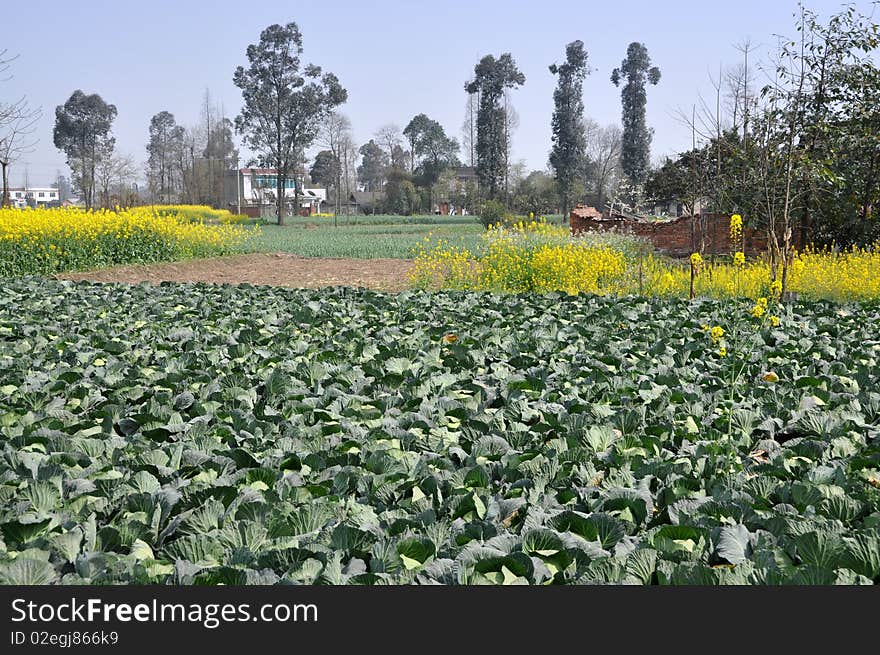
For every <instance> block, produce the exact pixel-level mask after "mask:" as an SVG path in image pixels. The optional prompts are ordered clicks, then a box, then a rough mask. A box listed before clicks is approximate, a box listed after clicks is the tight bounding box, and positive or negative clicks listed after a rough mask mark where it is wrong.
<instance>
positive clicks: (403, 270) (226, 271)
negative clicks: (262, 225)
mask: <svg viewBox="0 0 880 655" xmlns="http://www.w3.org/2000/svg"><path fill="white" fill-rule="evenodd" d="M411 266H412V261H410V260H405V259H319V258H313V257H297V256H296V255H289V254H285V253H269V254H267V253H256V254H252V255H237V256H234V257H214V258H211V259H194V260H190V261H184V262H170V263H166V264H148V265H133V266H116V267H114V268H107V269H103V270H98V271H88V272H83V273H64V274H61V275H58V276H56V277H57V278H58V279H66V280H94V281H96V282H129V283H133V284H135V283H138V282H152V283H159V282H165V281H169V282H212V283H215V284H240V283H243V282H246V283H248V284H269V285H277V286H286V287H309V288H315V287H324V286H343V285H344V286H351V287H369V288H371V289H377V290H380V291H401V290H403V289H405V288H407V286H408V280H407V272H408V271H409V269H410V267H411Z"/></svg>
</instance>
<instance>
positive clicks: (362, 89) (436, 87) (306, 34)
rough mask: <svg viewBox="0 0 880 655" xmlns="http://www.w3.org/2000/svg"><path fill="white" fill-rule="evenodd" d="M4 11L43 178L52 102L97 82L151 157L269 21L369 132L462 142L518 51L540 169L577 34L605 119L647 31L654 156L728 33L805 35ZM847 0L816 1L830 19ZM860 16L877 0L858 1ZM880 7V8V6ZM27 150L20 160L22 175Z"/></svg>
mask: <svg viewBox="0 0 880 655" xmlns="http://www.w3.org/2000/svg"><path fill="white" fill-rule="evenodd" d="M7 4H8V6H6V7H5V8H4V11H3V15H2V16H0V50H2V49H3V48H7V49H8V50H9V52H10V53H13V54H18V55H19V57H18V59H17V60H16V61H15V62H14V64H13V70H12V72H13V73H14V75H15V77H14V78H13V79H12V80H11V81H9V82H5V83H2V84H0V94H2V97H4V98H12V97H17V96H18V95H20V94H22V93H26V94H27V96H28V97H29V99H30V101H31V103H32V104H33V105H36V106H41V107H42V110H43V117H42V119H41V120H40V122H39V125H38V132H37V134H36V136H38V137H39V144H38V145H37V147H36V150H35V151H34V152H33V153H31V154H29V155H27V156H26V157H25V160H26V162H27V168H28V171H29V179H30V182H31V184H32V185H42V184H48V183H50V182H51V181H52V180H53V179H54V177H55V172H56V170H62V171H63V172H65V173H66V172H67V171H66V166H65V164H64V157H63V155H62V154H61V153H59V152H58V151H57V150H56V149H55V147H54V146H53V145H52V126H53V122H54V112H55V107H56V105H59V104H62V103H63V102H64V101H65V100H66V99H67V98H68V97H69V95H70V94H71V92H73V91H74V90H75V89H77V88H80V89H82V90H83V91H85V92H87V93H95V92H97V93H100V94H101V95H102V96H103V97H104V99H105V100H106V101H108V102H111V103H114V104H115V105H116V106H117V108H118V111H119V115H118V118H117V119H116V122H115V124H114V133H115V135H116V137H117V147H118V149H119V151H120V152H122V153H124V154H130V155H132V156H133V157H134V158H135V159H136V161H138V162H142V161H143V160H145V158H146V153H145V149H144V144H145V143H146V139H147V126H148V124H149V120H150V117H151V116H152V115H154V114H155V113H157V112H159V111H162V110H168V111H170V112H172V113H173V114H174V115H175V116H176V117H177V119H178V121H179V122H180V123H183V124H191V123H194V122H195V121H196V120H197V118H198V115H199V107H200V102H201V99H202V96H203V94H204V91H205V88H209V89H210V90H211V93H212V95H213V96H214V98H215V99H216V100H218V101H220V102H222V103H223V105H224V107H225V110H226V112H227V114H229V115H230V116H232V115H234V114H235V113H236V112H237V110H238V108H239V106H240V94H239V92H238V89H236V88H235V86H234V85H233V84H232V73H233V71H234V69H235V67H236V66H237V65H239V64H244V63H246V62H245V54H244V53H245V48H246V47H247V45H248V44H250V43H255V42H256V41H258V40H259V34H260V31H261V30H262V29H263V28H265V27H266V26H267V25H270V24H272V23H286V22H288V21H296V22H297V23H298V24H299V26H300V29H301V31H302V33H303V40H304V47H305V52H304V60H305V61H308V62H314V63H316V64H318V65H320V66H323V67H324V68H325V69H326V70H330V71H333V72H334V73H336V74H337V75H338V77H339V79H340V81H341V82H342V84H343V85H344V86H345V87H346V88H347V89H348V93H349V100H348V103H347V104H346V105H345V106H343V107H342V111H343V112H344V113H345V114H346V115H348V116H349V118H350V119H351V121H352V124H353V127H354V133H355V138H356V139H357V140H358V142H359V143H362V142H364V141H366V140H367V139H369V138H370V136H371V135H372V134H373V132H374V131H375V130H376V129H377V128H379V127H380V126H381V125H383V124H385V123H389V122H394V123H397V124H398V125H399V126H401V127H403V126H405V125H406V123H407V122H408V121H409V119H410V118H411V117H412V116H413V115H415V114H417V113H419V112H424V113H426V114H428V115H429V116H430V117H432V118H435V119H437V120H439V121H440V122H441V123H442V124H443V125H444V127H445V128H446V130H447V132H448V133H450V134H451V135H453V136H455V137H456V138H459V139H460V126H461V123H462V120H463V118H464V106H465V100H466V97H465V93H464V91H463V88H462V87H463V84H464V81H465V80H466V79H467V78H468V76H469V75H470V74H471V73H472V72H473V66H474V64H475V63H476V62H477V60H478V59H479V58H480V57H481V56H483V55H485V54H487V53H493V54H495V55H497V54H500V53H502V52H507V51H509V52H511V53H512V54H513V56H514V59H515V60H516V62H517V64H518V65H519V67H520V69H521V70H522V71H523V72H524V73H525V76H526V84H525V86H523V87H521V88H519V89H517V90H516V91H515V92H514V94H513V101H514V104H515V107H516V109H517V112H518V113H519V117H520V126H519V129H518V130H517V132H516V133H515V134H514V157H515V158H516V159H520V158H521V159H525V160H526V163H527V165H528V166H529V168H530V169H535V168H544V167H545V165H546V160H547V153H548V151H549V148H550V115H551V112H552V93H553V87H554V83H555V78H554V76H553V75H551V74H550V73H549V71H548V70H547V66H548V65H549V64H551V63H553V62H554V61H559V60H561V58H562V57H563V53H564V48H565V44H566V43H568V42H570V41H572V40H574V39H581V40H583V41H584V43H585V44H586V48H587V51H588V52H589V56H590V64H591V66H592V67H593V68H594V69H596V70H595V71H594V72H593V73H592V75H590V76H589V77H588V78H587V80H586V82H585V84H584V104H585V106H586V113H587V115H588V116H591V117H593V118H594V119H595V120H597V121H598V122H599V123H601V124H603V125H604V124H608V123H619V121H620V92H619V89H617V88H615V87H614V86H613V85H612V84H611V82H610V80H609V76H610V74H611V70H612V69H613V68H614V67H615V66H618V65H619V64H620V61H621V59H623V57H624V55H625V53H626V47H627V45H628V44H629V43H630V42H631V41H642V42H644V43H645V44H646V45H647V47H648V50H649V52H650V54H651V57H652V59H653V61H654V63H655V65H657V66H659V67H660V69H661V71H662V74H663V77H662V79H661V81H660V84H659V85H658V86H656V87H650V89H649V92H648V123H649V125H650V126H651V127H653V128H654V129H655V136H654V145H653V152H652V155H653V157H654V159H655V160H656V159H658V158H660V157H661V156H663V155H665V154H673V153H675V152H677V151H679V150H682V149H685V148H686V147H689V144H690V139H691V136H690V130H689V129H688V128H686V127H685V126H683V125H682V124H680V123H679V122H678V121H677V120H676V118H675V116H674V114H675V112H676V109H678V108H687V107H690V106H691V105H692V104H693V103H694V102H695V101H696V99H697V94H698V93H699V92H700V91H701V90H702V91H703V92H704V93H708V92H710V87H709V84H708V74H709V72H710V71H711V72H713V73H714V72H717V70H718V67H719V65H720V64H732V63H734V62H736V61H737V60H738V57H739V55H738V53H737V52H736V50H735V49H734V47H733V45H734V44H735V43H737V42H739V41H741V40H742V39H744V38H745V37H749V38H751V40H752V41H753V42H754V43H755V44H758V45H761V46H764V48H766V47H769V46H772V45H773V44H774V43H775V38H774V34H780V33H784V34H788V35H791V34H793V33H794V29H793V13H794V12H795V11H796V9H797V5H796V2H795V0H736V1H735V2H718V1H715V0H702V1H696V0H653V1H633V0H618V1H617V2H610V1H608V0H605V1H602V2H594V1H589V0H581V1H569V2H565V1H561V0H543V1H542V2H535V1H534V0H531V1H527V2H523V1H519V0H506V1H501V0H493V1H491V2H485V1H484V2H477V1H475V0H472V1H471V2H467V1H466V0H441V1H439V2H431V3H426V2H414V1H412V2H405V1H391V0H387V1H381V0H377V1H369V2H367V1H364V0H361V1H351V2H342V1H334V0H323V1H321V2H314V1H305V0H302V1H299V2H285V1H274V0H273V1H270V2H250V1H248V0H237V1H235V2H232V1H228V0H215V1H214V2H210V3H209V2H194V1H189V0H176V1H173V2H171V1H167V0H150V1H149V2H131V1H122V0H119V1H115V2H114V1H112V0H109V1H104V2H101V1H98V0H79V1H78V2H60V1H56V2H49V1H46V0H27V1H24V2H21V1H19V2H11V3H7ZM841 4H842V3H841V2H839V1H838V0H813V1H812V2H807V6H808V7H810V8H812V9H814V10H816V11H819V12H820V13H822V14H823V15H827V14H828V13H830V12H832V11H834V10H836V9H838V8H839V7H841ZM854 4H855V5H856V6H857V7H859V8H860V9H862V10H863V11H865V12H869V11H870V10H871V6H872V3H871V2H870V1H868V0H862V1H859V2H855V3H854ZM878 13H880V12H878ZM23 166H24V162H23V163H22V164H20V165H19V167H18V170H14V171H13V175H12V182H13V183H14V184H19V183H21V181H22V177H23V175H22V174H23Z"/></svg>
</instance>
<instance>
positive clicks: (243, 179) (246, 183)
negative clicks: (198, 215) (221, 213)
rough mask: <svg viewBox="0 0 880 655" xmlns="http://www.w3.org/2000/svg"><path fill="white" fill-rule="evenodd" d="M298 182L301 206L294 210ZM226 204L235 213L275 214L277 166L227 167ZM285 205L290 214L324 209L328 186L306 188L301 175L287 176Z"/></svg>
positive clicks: (313, 212) (307, 213)
mask: <svg viewBox="0 0 880 655" xmlns="http://www.w3.org/2000/svg"><path fill="white" fill-rule="evenodd" d="M297 182H299V207H298V208H296V210H295V211H294V207H293V203H294V202H295V200H294V198H295V191H296V185H297ZM223 187H224V199H225V206H226V208H228V209H229V210H230V211H232V212H233V213H241V214H247V215H248V216H272V215H274V213H275V195H276V193H277V192H278V171H277V169H274V168H241V169H238V170H235V171H227V172H226V173H225V178H224V185H223ZM282 192H283V196H284V207H285V212H286V215H287V216H292V215H293V214H294V213H296V214H297V215H299V216H311V215H312V214H318V213H321V212H322V211H323V210H324V206H325V204H326V202H327V189H307V188H305V185H304V184H303V181H302V178H301V177H300V179H299V180H298V181H297V180H296V179H294V178H292V177H291V178H289V179H286V180H285V182H284V189H282Z"/></svg>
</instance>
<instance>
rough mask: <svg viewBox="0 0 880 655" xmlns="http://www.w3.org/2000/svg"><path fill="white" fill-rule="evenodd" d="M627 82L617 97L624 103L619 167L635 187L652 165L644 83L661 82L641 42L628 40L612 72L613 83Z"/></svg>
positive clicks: (641, 182)
mask: <svg viewBox="0 0 880 655" xmlns="http://www.w3.org/2000/svg"><path fill="white" fill-rule="evenodd" d="M624 78H625V79H626V84H625V85H624V87H623V90H622V91H621V94H620V97H621V101H622V104H623V151H622V153H621V166H622V167H623V172H624V174H625V175H626V176H627V177H628V178H629V179H630V182H631V183H632V184H633V185H634V186H640V185H642V184H644V182H645V180H646V179H647V177H648V170H649V168H650V165H651V138H652V133H651V130H649V129H648V126H647V124H646V122H645V106H646V105H647V102H648V98H647V94H646V92H645V84H646V83H650V84H657V82H659V81H660V69H659V68H657V67H656V66H651V58H650V57H649V56H648V49H647V48H646V47H645V46H644V45H643V44H641V43H630V44H629V47H628V48H627V50H626V59H624V60H623V61H622V62H621V64H620V68H615V69H614V71H612V73H611V81H612V82H613V83H614V86H620V83H621V81H622V80H623V79H624Z"/></svg>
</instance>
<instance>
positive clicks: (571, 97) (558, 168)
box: [550, 41, 590, 218]
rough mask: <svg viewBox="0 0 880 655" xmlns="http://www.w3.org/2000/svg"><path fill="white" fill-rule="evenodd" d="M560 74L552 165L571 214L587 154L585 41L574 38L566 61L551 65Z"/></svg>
mask: <svg viewBox="0 0 880 655" xmlns="http://www.w3.org/2000/svg"><path fill="white" fill-rule="evenodd" d="M550 72H551V73H553V74H554V75H558V76H559V82H558V83H557V85H556V90H555V91H554V92H553V104H554V109H553V119H552V123H551V125H552V128H553V149H552V150H551V151H550V165H551V166H552V167H553V170H554V171H555V172H556V185H557V187H558V189H559V197H560V200H561V201H562V215H563V217H565V218H567V217H568V212H569V209H570V207H571V199H572V197H573V190H574V185H575V182H576V181H577V180H578V178H579V176H580V172H581V167H582V165H583V161H584V158H585V157H586V148H587V140H586V135H585V134H584V98H583V96H584V78H585V77H586V76H587V75H588V74H589V72H590V71H589V69H588V68H587V51H586V50H584V42H583V41H572V42H571V43H569V44H568V45H567V46H566V47H565V63H564V64H562V65H560V66H557V65H556V64H553V65H551V66H550Z"/></svg>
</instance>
